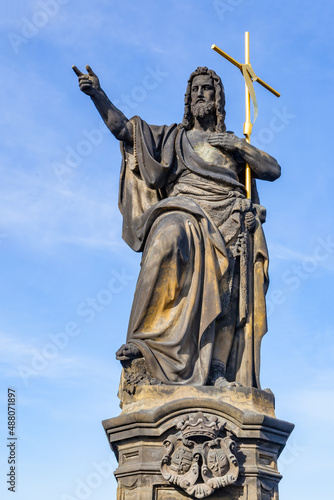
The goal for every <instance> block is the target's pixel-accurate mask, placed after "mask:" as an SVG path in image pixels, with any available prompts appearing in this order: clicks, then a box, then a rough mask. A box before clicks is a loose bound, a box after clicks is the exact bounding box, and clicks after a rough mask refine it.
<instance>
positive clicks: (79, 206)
mask: <svg viewBox="0 0 334 500" xmlns="http://www.w3.org/2000/svg"><path fill="white" fill-rule="evenodd" d="M1 10H2V15H1V46H2V50H1V55H0V61H1V67H2V79H1V86H2V92H1V96H0V100H1V110H2V117H3V120H2V122H1V127H2V130H1V140H2V146H1V150H0V158H1V161H0V169H1V187H0V213H1V218H0V256H1V259H0V260H1V276H2V279H1V283H2V286H1V287H0V299H1V304H2V314H1V319H0V339H1V344H2V347H3V348H2V350H1V355H0V356H1V365H0V374H1V390H0V440H1V443H2V445H4V444H5V443H6V437H7V427H6V396H7V387H14V388H15V389H16V393H17V434H18V437H19V440H18V448H17V450H18V455H17V457H18V466H17V471H18V472H17V474H18V480H17V493H16V497H15V498H16V499H17V500H26V499H28V498H34V500H44V499H45V498H46V496H47V498H48V499H49V500H73V499H76V500H81V499H83V498H90V499H92V500H107V499H108V500H109V499H110V498H113V497H114V496H115V493H114V492H115V488H116V486H115V480H114V479H113V476H112V473H111V469H112V468H114V467H115V466H116V460H115V459H114V458H113V456H112V455H111V453H110V451H109V449H108V443H107V439H106V437H105V435H104V432H103V429H102V426H101V423H100V422H101V420H103V419H105V418H110V417H112V416H116V415H117V414H118V413H119V411H120V410H119V408H118V400H117V387H118V381H119V376H120V366H119V364H118V362H116V360H115V356H114V353H115V351H116V350H117V348H118V347H119V346H120V344H121V343H122V342H123V340H124V339H125V335H126V329H127V321H128V316H129V312H130V308H131V302H132V297H133V292H134V287H135V282H136V277H137V275H138V271H139V260H140V256H139V255H137V254H134V253H133V252H132V251H131V250H130V249H129V248H128V247H127V246H126V245H125V243H124V242H123V241H122V240H121V217H120V214H119V213H118V208H117V196H118V174H119V167H120V152H119V146H118V143H117V141H116V140H115V139H114V138H113V137H112V136H111V135H110V134H109V133H108V131H107V130H104V129H103V124H102V122H101V119H100V117H99V115H98V113H97V112H96V110H95V109H94V106H93V104H92V103H91V102H90V99H89V98H88V97H87V96H85V95H83V94H82V93H80V91H79V90H78V87H77V80H76V77H75V75H74V73H73V72H72V70H71V66H72V64H76V65H77V66H78V67H79V68H80V69H81V70H83V69H84V66H85V64H90V65H91V66H92V68H93V69H94V70H95V72H96V73H97V74H98V75H99V77H100V81H101V86H102V87H103V88H104V90H105V91H106V92H107V94H108V95H109V97H110V99H111V100H112V101H114V102H115V103H117V104H118V105H119V106H120V107H121V108H122V109H123V111H124V112H126V114H127V115H128V116H131V115H135V114H139V115H140V116H142V117H143V118H144V119H145V120H146V121H147V122H149V123H155V124H164V123H166V124H170V123H173V122H179V121H181V120H182V115H183V95H184V92H185V88H186V82H187V79H188V77H189V74H190V73H191V72H192V71H193V70H194V69H195V68H196V67H197V66H202V65H206V66H208V67H210V68H212V69H214V70H215V71H216V72H217V73H218V74H219V75H220V76H221V77H222V79H223V82H224V85H225V91H226V97H227V116H226V121H227V127H228V129H229V130H233V131H234V132H235V133H236V134H237V135H239V136H241V135H242V124H243V121H244V85H243V80H242V76H241V74H240V72H239V71H238V70H237V69H236V68H235V67H234V66H232V65H230V64H229V63H228V62H227V61H225V60H223V59H222V58H221V57H220V56H218V55H217V54H216V53H215V52H213V51H212V50H211V49H210V47H211V45H212V44H213V43H215V44H217V45H218V46H219V47H221V48H222V49H223V50H225V51H226V52H228V53H229V54H231V55H232V56H234V57H235V58H236V59H238V60H240V61H242V60H243V57H244V55H243V50H244V41H243V40H244V32H245V31H247V30H248V31H250V37H251V62H252V65H253V68H254V70H255V71H256V73H257V74H258V75H259V76H260V77H261V78H263V79H264V80H265V81H267V82H268V83H269V84H271V85H272V86H273V87H274V88H276V89H277V90H278V91H280V92H281V94H282V96H281V97H280V98H279V99H277V98H276V97H274V96H272V95H271V94H270V93H268V92H267V91H266V90H264V89H263V88H262V87H260V86H258V85H257V86H256V92H257V99H258V104H259V117H258V120H257V122H256V124H255V126H254V131H253V139H252V142H253V143H254V144H255V145H257V146H258V147H261V148H262V149H264V150H265V151H267V152H268V153H270V154H271V155H273V156H274V157H276V158H277V160H278V161H279V163H280V164H281V166H282V177H281V179H279V180H278V181H277V182H275V183H273V184H271V183H265V182H259V184H258V188H259V192H260V197H261V202H262V204H263V205H264V206H266V208H267V213H268V217H267V223H266V224H265V232H266V237H267V242H268V247H269V251H270V258H271V262H270V277H271V285H270V289H269V292H268V311H269V331H268V334H267V335H266V337H265V339H264V341H263V347H262V372H261V373H262V375H261V380H262V385H263V387H264V388H265V387H270V388H271V389H272V390H273V392H274V393H275V396H276V407H277V408H276V414H277V416H278V417H279V418H282V419H284V420H288V421H291V422H294V423H295V424H296V429H295V431H294V432H293V435H292V436H291V438H290V442H289V445H288V447H287V449H286V451H285V452H284V453H283V456H282V460H281V462H280V471H281V472H282V473H283V475H284V478H283V480H282V482H281V486H280V492H281V498H282V499H284V500H294V499H295V498H303V499H304V500H311V499H312V500H313V499H314V498H315V497H321V496H326V497H327V496H328V493H327V491H328V485H327V482H326V481H323V477H330V472H331V470H332V466H333V459H332V456H331V449H332V447H333V445H334V441H333V433H332V432H331V430H330V429H331V427H332V425H333V423H334V422H333V409H334V404H333V401H334V368H333V366H334V339H333V326H332V318H331V316H330V314H329V313H330V311H331V310H332V307H333V306H332V299H333V292H332V289H333V274H334V229H333V224H332V218H333V205H332V199H333V193H332V192H333V187H332V186H333V183H334V174H333V168H332V165H331V161H332V157H331V156H332V154H331V153H332V141H331V135H330V134H331V129H332V113H333V109H334V106H333V104H334V103H333V91H332V82H333V77H334V70H333V68H334V64H333V62H334V61H333V57H334V56H333V54H334V51H333V30H332V23H333V15H334V4H333V3H332V1H329V0H324V1H323V2H321V3H316V2H313V1H310V0H303V1H301V0H292V1H287V0H280V1H277V0H272V1H270V2H268V1H267V0H258V1H255V0H221V1H204V0H192V1H190V0H182V2H181V1H176V0H167V1H165V2H159V1H156V2H153V1H152V0H142V1H141V2H137V1H134V0H132V1H127V0H124V1H123V2H122V3H121V2H115V1H107V0H96V1H95V2H89V1H87V0H81V1H76V0H52V1H51V0H49V1H48V0H38V1H31V0H28V1H25V2H23V1H22V0H21V1H19V0H17V1H15V2H11V3H4V2H3V5H2V9H1ZM110 283H111V284H112V285H110ZM110 286H112V293H111V294H110V293H109V294H106V292H105V290H106V289H107V288H108V287H109V290H110ZM92 304H95V306H94V307H95V309H94V307H93V305H92ZM320 430H321V431H320ZM311 464H312V465H311ZM7 468H8V465H7V451H6V450H5V451H4V446H1V452H0V471H1V476H0V492H1V497H2V498H3V494H4V496H5V498H11V496H10V495H11V493H10V492H8V491H7V486H6V484H5V480H4V477H3V475H2V474H3V473H7Z"/></svg>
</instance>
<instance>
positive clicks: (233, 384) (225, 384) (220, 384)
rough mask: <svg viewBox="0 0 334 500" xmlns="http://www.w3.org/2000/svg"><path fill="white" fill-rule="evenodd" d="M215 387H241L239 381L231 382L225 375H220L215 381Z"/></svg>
mask: <svg viewBox="0 0 334 500" xmlns="http://www.w3.org/2000/svg"><path fill="white" fill-rule="evenodd" d="M214 386H215V387H241V384H239V382H229V381H228V380H227V379H226V378H225V377H218V378H217V380H216V381H215V383H214Z"/></svg>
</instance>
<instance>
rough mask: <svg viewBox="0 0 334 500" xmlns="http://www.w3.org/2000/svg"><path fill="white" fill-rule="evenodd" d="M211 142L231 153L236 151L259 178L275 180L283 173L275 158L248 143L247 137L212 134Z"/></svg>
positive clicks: (212, 144)
mask: <svg viewBox="0 0 334 500" xmlns="http://www.w3.org/2000/svg"><path fill="white" fill-rule="evenodd" d="M209 143H210V144H211V146H216V147H218V148H221V149H225V150H226V151H228V152H230V153H236V154H237V156H238V157H239V158H241V160H242V161H244V162H245V163H248V165H249V166H250V168H251V169H252V171H253V172H254V176H255V177H256V178H257V179H262V180H264V181H275V180H276V179H278V178H279V177H280V175H281V167H280V166H279V164H278V163H277V161H276V160H275V158H273V157H272V156H270V155H268V154H267V153H265V152H264V151H261V150H260V149H257V148H255V147H254V146H252V145H251V144H248V142H246V141H245V139H239V137H237V136H236V135H234V134H230V133H218V134H212V136H211V137H210V139H209Z"/></svg>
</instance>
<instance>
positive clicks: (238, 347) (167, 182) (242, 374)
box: [119, 117, 268, 388]
mask: <svg viewBox="0 0 334 500" xmlns="http://www.w3.org/2000/svg"><path fill="white" fill-rule="evenodd" d="M132 123H133V125H134V145H133V148H130V147H129V146H127V145H125V144H124V143H121V152H122V156H123V161H122V167H121V175H120V191H119V208H120V211H121V213H122V215H123V233H122V236H123V239H124V240H125V241H126V243H127V244H128V245H129V246H130V247H131V248H132V249H133V250H135V251H137V252H140V251H142V252H143V257H142V262H141V271H140V275H139V278H138V283H137V287H136V291H135V297H134V302H133V306H132V311H131V316H130V322H129V329H128V335H127V342H129V343H133V344H135V345H136V346H137V347H138V348H139V350H140V351H141V353H142V354H143V356H144V358H145V360H146V362H147V365H148V367H149V370H150V371H151V373H152V374H153V376H154V377H155V378H157V379H158V380H160V381H161V382H163V383H165V384H188V385H205V384H206V382H207V379H208V375H209V370H210V365H211V360H212V353H213V348H214V342H215V334H216V324H217V323H218V319H219V318H222V317H224V315H225V314H227V312H228V310H229V308H230V301H231V296H232V293H231V286H232V282H233V270H231V267H233V263H234V262H235V261H236V258H235V255H239V260H240V286H239V294H238V296H237V300H238V301H239V312H238V317H239V327H238V326H237V327H236V329H235V333H234V341H233V345H232V349H231V354H230V357H229V361H228V363H227V373H228V374H229V377H228V378H229V379H230V380H235V381H237V382H239V383H241V384H243V385H247V383H246V381H247V380H249V377H248V378H247V374H246V365H247V359H246V358H247V353H246V352H245V342H244V338H243V335H244V332H243V323H244V322H245V316H246V315H247V311H248V306H249V297H251V300H252V301H254V304H255V307H254V316H253V318H254V321H253V323H254V341H253V347H252V354H251V356H252V358H253V373H252V379H253V384H252V385H253V386H255V387H258V388H260V383H259V368H260V343H261V339H262V337H263V335H264V334H265V333H266V331H267V324H266V309H265V308H266V306H265V293H266V291H267V287H268V253H267V247H266V243H265V239H264V235H263V231H262V225H261V222H260V220H259V217H258V216H257V215H256V217H255V220H256V225H255V230H254V231H253V233H252V240H253V243H252V244H253V251H252V253H251V255H252V265H253V279H252V281H251V282H252V283H253V287H252V291H251V292H252V293H250V291H249V290H247V281H248V280H247V276H246V277H245V276H244V275H245V274H247V272H246V271H245V269H246V270H247V268H248V267H249V266H248V265H247V263H246V265H244V267H243V268H242V265H241V263H242V255H243V257H244V261H245V259H246V260H247V257H248V255H249V253H247V252H245V251H244V252H241V254H240V252H239V254H238V253H237V252H236V248H237V243H238V241H239V243H240V235H241V236H242V237H244V241H245V234H246V233H247V231H246V232H245V228H244V224H243V222H242V221H243V220H244V219H243V215H244V213H245V212H247V210H248V211H249V210H252V211H253V212H255V210H254V209H253V207H252V204H251V202H250V201H249V200H246V199H245V196H244V194H243V186H242V184H240V182H239V179H238V177H237V175H236V174H235V173H234V172H233V171H231V170H230V169H228V168H226V167H223V166H221V165H219V164H217V163H215V162H212V163H210V162H207V161H205V160H203V159H202V158H201V157H200V156H198V155H197V154H196V152H195V151H194V149H193V148H192V146H191V145H190V143H189V140H188V139H187V134H186V132H185V131H184V129H182V128H181V127H179V126H177V125H176V124H173V125H171V126H152V125H148V124H147V123H146V122H144V121H142V120H141V119H140V118H139V117H134V118H132ZM187 179H188V181H187ZM182 182H183V184H182ZM179 186H183V188H180V187H179ZM184 186H185V187H184ZM196 189H197V190H196ZM205 189H207V196H206V192H205ZM207 197H208V202H207V203H208V204H207V206H208V207H211V206H216V208H217V207H218V208H219V210H218V212H217V213H220V214H221V220H220V221H219V222H217V221H216V220H215V217H214V213H215V212H214V211H213V212H210V210H206V205H205V200H206V198H207ZM212 200H213V201H212ZM210 203H211V205H210ZM219 224H220V226H219ZM218 226H219V227H218ZM246 239H247V241H246V247H247V243H248V244H249V234H246ZM228 240H230V242H229V241H228ZM240 255H241V256H240ZM244 264H245V262H244ZM252 297H253V298H252ZM247 366H249V365H247ZM248 385H249V384H248Z"/></svg>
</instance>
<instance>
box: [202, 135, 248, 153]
mask: <svg viewBox="0 0 334 500" xmlns="http://www.w3.org/2000/svg"><path fill="white" fill-rule="evenodd" d="M209 144H210V145H211V146H215V147H217V148H222V149H225V150H226V151H234V150H235V149H242V145H243V141H241V139H239V137H237V136H236V135H234V134H232V133H227V132H220V133H217V134H212V135H211V136H210V137H209Z"/></svg>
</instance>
